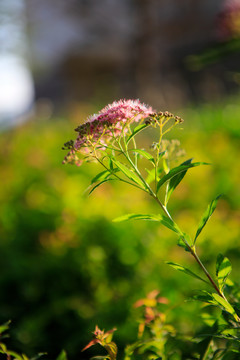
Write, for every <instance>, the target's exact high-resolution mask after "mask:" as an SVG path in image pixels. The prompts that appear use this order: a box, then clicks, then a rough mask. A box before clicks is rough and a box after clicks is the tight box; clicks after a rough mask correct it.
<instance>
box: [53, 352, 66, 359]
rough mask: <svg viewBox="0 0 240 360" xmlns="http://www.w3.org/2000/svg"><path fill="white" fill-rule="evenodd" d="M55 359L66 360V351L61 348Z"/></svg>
mask: <svg viewBox="0 0 240 360" xmlns="http://www.w3.org/2000/svg"><path fill="white" fill-rule="evenodd" d="M56 360H67V353H66V351H65V350H62V351H61V352H60V354H59V355H58V357H57V359H56Z"/></svg>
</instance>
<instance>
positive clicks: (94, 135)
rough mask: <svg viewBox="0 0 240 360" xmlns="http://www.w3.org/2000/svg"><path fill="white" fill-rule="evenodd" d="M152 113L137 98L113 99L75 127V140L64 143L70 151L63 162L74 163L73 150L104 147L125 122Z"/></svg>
mask: <svg viewBox="0 0 240 360" xmlns="http://www.w3.org/2000/svg"><path fill="white" fill-rule="evenodd" d="M152 113H153V109H152V108H151V107H150V106H147V105H145V104H142V103H140V101H139V100H119V101H114V102H113V103H112V104H109V105H107V106H106V107H105V108H103V109H102V110H100V111H99V113H98V114H94V115H92V116H90V117H89V118H88V119H87V121H86V122H85V123H84V124H82V125H80V126H78V127H77V129H75V130H76V131H77V132H78V137H77V139H76V141H75V142H69V143H67V144H65V147H66V148H68V149H70V150H71V151H70V153H69V154H68V155H67V156H66V158H65V160H64V162H72V163H75V158H76V156H75V151H80V150H81V151H83V152H88V151H89V150H88V148H89V147H90V146H94V145H98V146H103V147H104V146H105V145H106V143H107V142H108V141H109V140H111V139H112V138H113V136H114V137H117V136H119V135H120V134H121V133H122V131H123V128H124V127H125V126H126V124H130V123H132V122H139V121H140V120H142V119H145V118H146V117H148V116H149V115H150V114H152Z"/></svg>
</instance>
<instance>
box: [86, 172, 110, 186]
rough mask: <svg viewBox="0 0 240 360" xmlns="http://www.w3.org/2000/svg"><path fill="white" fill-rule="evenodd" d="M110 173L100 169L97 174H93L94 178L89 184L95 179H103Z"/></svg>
mask: <svg viewBox="0 0 240 360" xmlns="http://www.w3.org/2000/svg"><path fill="white" fill-rule="evenodd" d="M110 175H111V173H110V172H109V171H108V170H104V171H101V172H100V173H99V174H97V175H96V176H94V178H93V179H92V180H91V184H94V183H95V182H97V181H102V180H105V179H106V178H107V177H108V176H110Z"/></svg>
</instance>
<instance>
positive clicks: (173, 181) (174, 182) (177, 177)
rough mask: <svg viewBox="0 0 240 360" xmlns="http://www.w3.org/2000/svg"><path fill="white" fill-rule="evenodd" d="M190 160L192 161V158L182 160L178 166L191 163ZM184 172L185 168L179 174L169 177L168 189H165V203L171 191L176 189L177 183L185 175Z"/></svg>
mask: <svg viewBox="0 0 240 360" xmlns="http://www.w3.org/2000/svg"><path fill="white" fill-rule="evenodd" d="M191 162H192V159H189V160H187V161H184V162H183V163H182V164H181V165H180V166H182V165H188V164H191ZM186 172H187V170H185V171H182V172H180V173H179V174H177V175H175V176H173V177H172V178H171V180H170V182H169V186H168V189H167V196H166V204H167V203H168V200H169V198H170V196H171V194H172V193H173V191H174V190H175V189H176V187H177V186H178V184H179V183H180V182H181V181H182V179H183V178H184V176H185V175H186Z"/></svg>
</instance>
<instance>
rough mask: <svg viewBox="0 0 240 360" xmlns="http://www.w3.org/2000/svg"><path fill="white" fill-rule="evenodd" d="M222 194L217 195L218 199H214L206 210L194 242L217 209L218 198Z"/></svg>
mask: <svg viewBox="0 0 240 360" xmlns="http://www.w3.org/2000/svg"><path fill="white" fill-rule="evenodd" d="M220 196H221V195H219V196H217V197H216V199H214V200H213V201H212V202H211V203H210V204H209V205H208V207H207V210H206V211H205V213H204V214H203V216H202V218H201V220H200V223H199V225H198V229H197V232H196V235H195V238H194V244H195V242H196V240H197V238H198V236H199V235H200V233H201V231H202V229H203V228H204V226H205V225H206V223H207V222H208V220H209V218H210V217H211V215H212V213H213V212H214V210H215V209H216V206H217V202H218V199H219V198H220Z"/></svg>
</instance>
